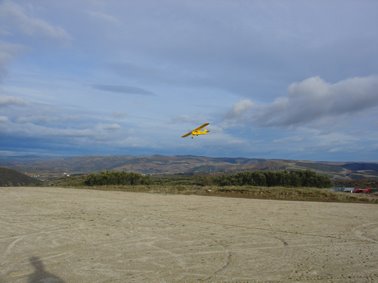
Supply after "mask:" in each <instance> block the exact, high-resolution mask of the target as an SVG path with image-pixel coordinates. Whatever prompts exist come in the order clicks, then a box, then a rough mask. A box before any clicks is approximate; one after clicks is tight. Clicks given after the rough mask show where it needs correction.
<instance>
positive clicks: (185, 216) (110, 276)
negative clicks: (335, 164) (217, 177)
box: [0, 187, 378, 282]
mask: <svg viewBox="0 0 378 283" xmlns="http://www.w3.org/2000/svg"><path fill="white" fill-rule="evenodd" d="M229 281H230V282H267V281H268V282H276V281H278V282H293V281H294V282H295V281H296V282H378V205H374V204H344V203H316V202H289V201H269V200H253V199H241V198H221V197H204V196H185V195H163V194H147V193H130V192H105V191H90V190H79V189H62V188H22V187H7V188H0V282H229Z"/></svg>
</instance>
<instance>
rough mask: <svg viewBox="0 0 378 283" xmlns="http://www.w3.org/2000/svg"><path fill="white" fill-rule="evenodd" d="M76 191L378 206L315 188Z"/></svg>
mask: <svg viewBox="0 0 378 283" xmlns="http://www.w3.org/2000/svg"><path fill="white" fill-rule="evenodd" d="M74 188H77V189H89V190H103V191H125V192H145V193H160V194H184V195H203V196H221V197H238V198H252V199H272V200H290V201H318V202H347V203H351V202H355V203H378V197H377V196H375V195H362V194H351V193H343V192H331V191H329V189H318V188H307V187H306V188H286V187H255V186H225V187H220V186H197V185H171V186H161V185H136V186H130V185H126V186H124V185H122V186H121V185H117V186H115V185H109V186H90V187H89V186H74Z"/></svg>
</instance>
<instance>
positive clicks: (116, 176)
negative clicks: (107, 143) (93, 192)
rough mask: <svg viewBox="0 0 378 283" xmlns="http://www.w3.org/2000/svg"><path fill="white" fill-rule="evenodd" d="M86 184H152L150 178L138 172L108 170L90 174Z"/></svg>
mask: <svg viewBox="0 0 378 283" xmlns="http://www.w3.org/2000/svg"><path fill="white" fill-rule="evenodd" d="M84 184H85V185H87V186H96V185H97V186H104V185H147V184H150V178H149V177H148V176H143V175H141V174H138V173H127V172H108V171H106V172H101V173H97V174H90V175H88V176H87V178H86V179H85V181H84Z"/></svg>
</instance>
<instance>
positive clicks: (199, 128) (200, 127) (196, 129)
mask: <svg viewBox="0 0 378 283" xmlns="http://www.w3.org/2000/svg"><path fill="white" fill-rule="evenodd" d="M207 125H209V123H205V124H202V125H201V126H199V127H198V128H195V129H194V130H193V132H194V131H198V130H201V129H202V128H204V127H206V126H207Z"/></svg>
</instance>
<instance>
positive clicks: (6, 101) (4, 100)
mask: <svg viewBox="0 0 378 283" xmlns="http://www.w3.org/2000/svg"><path fill="white" fill-rule="evenodd" d="M25 104H26V102H25V100H23V99H22V98H19V97H15V96H5V95H0V107H6V106H9V105H25Z"/></svg>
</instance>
